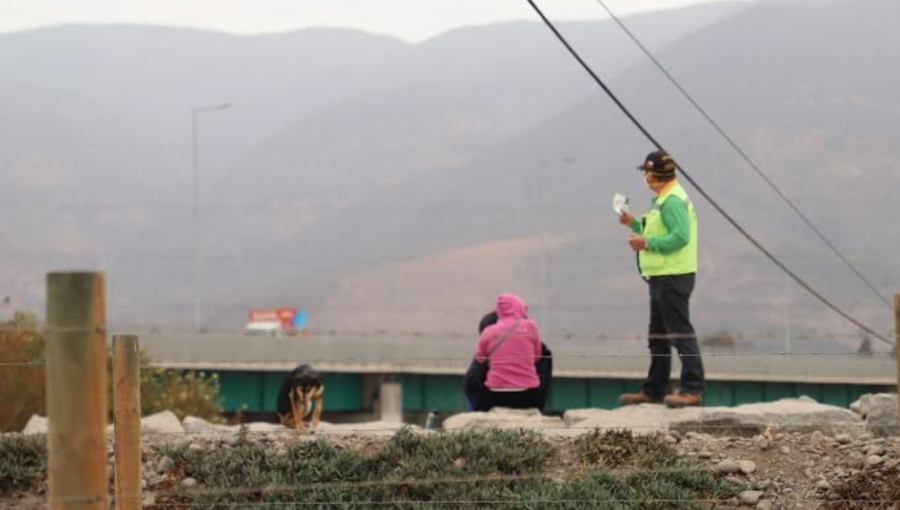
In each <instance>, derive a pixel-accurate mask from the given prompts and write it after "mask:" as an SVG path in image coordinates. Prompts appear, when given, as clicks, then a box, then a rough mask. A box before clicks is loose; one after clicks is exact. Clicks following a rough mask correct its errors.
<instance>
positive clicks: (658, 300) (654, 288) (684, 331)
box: [643, 274, 704, 399]
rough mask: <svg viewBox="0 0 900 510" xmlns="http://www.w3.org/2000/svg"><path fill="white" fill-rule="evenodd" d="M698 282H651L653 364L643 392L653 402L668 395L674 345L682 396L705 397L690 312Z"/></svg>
mask: <svg viewBox="0 0 900 510" xmlns="http://www.w3.org/2000/svg"><path fill="white" fill-rule="evenodd" d="M695 280H696V275H694V274H685V275H675V276H654V277H652V278H650V331H649V341H648V343H649V347H650V355H651V360H650V373H649V374H648V375H647V380H646V381H645V382H644V386H643V391H644V393H646V394H647V395H649V396H651V397H653V398H656V399H661V398H663V397H664V396H665V395H666V393H667V392H668V387H669V374H671V372H672V345H674V346H675V350H676V351H678V358H679V359H680V360H681V392H682V393H703V381H704V376H703V360H702V359H701V358H700V347H699V346H698V344H697V337H696V334H695V333H694V326H692V325H691V312H690V299H691V293H692V292H693V291H694V282H695Z"/></svg>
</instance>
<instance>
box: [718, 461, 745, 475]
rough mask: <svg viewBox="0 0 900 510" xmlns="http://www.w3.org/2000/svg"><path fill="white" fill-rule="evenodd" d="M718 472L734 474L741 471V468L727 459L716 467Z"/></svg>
mask: <svg viewBox="0 0 900 510" xmlns="http://www.w3.org/2000/svg"><path fill="white" fill-rule="evenodd" d="M716 470H718V471H719V472H720V473H725V474H734V473H739V472H740V471H741V466H740V464H738V463H737V462H735V461H733V460H731V459H725V460H723V461H722V462H720V463H719V464H718V465H717V466H716Z"/></svg>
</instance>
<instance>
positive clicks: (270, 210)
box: [0, 0, 900, 344]
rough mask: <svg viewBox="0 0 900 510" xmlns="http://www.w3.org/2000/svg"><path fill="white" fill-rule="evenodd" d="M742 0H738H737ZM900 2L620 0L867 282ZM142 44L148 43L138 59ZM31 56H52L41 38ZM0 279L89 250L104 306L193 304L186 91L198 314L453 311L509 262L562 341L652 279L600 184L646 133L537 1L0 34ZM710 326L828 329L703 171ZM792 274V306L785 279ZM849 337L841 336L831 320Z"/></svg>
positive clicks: (180, 312) (759, 195)
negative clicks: (340, 17) (466, 13)
mask: <svg viewBox="0 0 900 510" xmlns="http://www.w3.org/2000/svg"><path fill="white" fill-rule="evenodd" d="M748 5H749V7H748ZM897 11H898V6H897V5H896V4H894V3H891V2H889V1H887V0H861V1H857V2H853V3H852V4H851V3H850V2H849V1H848V0H845V1H838V2H824V3H811V2H791V1H771V2H762V3H758V4H745V3H735V4H731V3H716V4H710V5H701V6H696V7H692V8H688V9H681V10H673V11H662V12H658V13H651V14H647V15H642V16H635V17H630V18H628V19H626V22H627V23H629V26H630V27H632V29H633V30H634V31H635V32H636V33H637V34H638V35H639V36H641V38H642V39H643V40H644V41H645V42H646V43H647V44H648V46H649V47H650V48H651V49H652V50H653V51H654V52H655V53H656V54H658V55H659V57H660V59H661V60H662V61H663V62H664V63H665V64H666V65H667V67H668V68H669V69H670V70H671V71H672V73H673V74H674V75H675V76H676V77H678V79H679V80H680V81H681V83H683V84H684V86H685V87H686V88H687V89H688V90H690V91H691V92H692V93H693V94H694V95H695V97H696V98H697V99H698V100H699V101H700V102H701V103H702V104H703V105H704V106H705V107H707V109H708V110H709V111H710V113H712V114H713V115H714V116H715V117H716V119H717V120H719V121H720V122H721V123H722V125H723V126H724V127H725V128H726V129H727V130H728V131H729V132H730V133H732V134H733V135H734V137H735V138H736V139H737V140H738V141H739V142H740V143H741V144H742V145H743V146H744V147H745V148H746V149H747V150H748V151H749V152H750V154H751V155H752V156H753V157H754V158H755V159H757V161H758V162H759V163H760V164H761V166H762V168H763V169H764V170H766V171H767V172H768V173H769V175H770V176H771V177H772V178H773V179H774V180H775V181H776V182H778V183H779V185H780V186H782V187H783V189H784V190H785V191H786V192H787V193H788V194H789V195H790V196H792V197H794V198H795V199H796V200H797V203H798V204H799V205H801V206H802V207H803V208H804V210H805V211H807V212H808V213H809V215H810V217H812V218H813V219H814V220H816V222H817V223H818V224H819V225H821V226H822V227H823V228H824V230H825V231H826V232H828V234H829V235H830V236H831V237H832V238H833V239H834V240H835V241H836V242H837V244H838V245H839V246H841V247H842V248H843V249H845V251H846V252H847V253H848V254H849V256H850V257H851V258H852V259H853V260H854V261H855V262H857V263H859V265H860V267H861V268H862V269H863V270H864V271H865V272H866V274H867V275H869V276H870V277H871V278H872V279H873V280H875V281H876V282H878V284H879V285H880V286H882V289H883V291H884V292H885V293H888V292H890V291H891V289H895V288H898V287H900V273H898V272H897V271H896V270H895V268H893V267H891V266H890V264H885V263H884V262H883V257H882V256H881V255H880V253H881V251H880V250H883V248H882V247H883V246H884V245H885V243H888V245H890V244H889V243H891V242H893V240H895V239H900V226H898V224H897V223H895V222H890V221H887V222H886V221H884V218H890V217H894V216H896V214H897V210H896V208H897V206H896V205H894V204H895V201H891V200H890V198H889V196H888V195H887V193H888V189H889V186H885V185H875V186H873V183H879V184H880V183H886V182H891V176H892V174H891V173H890V172H891V171H892V168H893V167H894V166H895V164H896V161H897V158H896V156H895V155H894V154H893V152H894V150H893V147H892V145H893V144H892V142H893V138H895V137H892V134H891V133H893V131H895V130H893V128H892V126H894V125H896V124H897V121H898V119H897V116H898V114H900V104H898V98H897V97H898V96H897V95H896V93H895V92H894V91H895V90H897V85H898V83H897V82H898V81H900V73H898V72H897V71H896V70H895V69H893V68H892V67H891V66H886V65H884V63H885V62H890V61H892V59H893V55H892V53H891V52H892V50H893V48H896V47H898V44H897V43H898V42H900V41H898V40H897V38H898V36H897V35H896V34H895V32H894V31H893V30H892V29H891V27H890V26H889V23H890V21H889V20H892V19H896V17H897V14H900V13H898V12H897ZM561 28H562V29H563V30H564V32H565V33H566V34H567V35H569V36H570V37H571V39H572V41H573V43H575V44H576V45H577V47H578V48H579V49H580V50H582V51H583V53H584V55H585V56H586V58H588V60H589V61H590V62H591V63H592V65H594V66H596V69H597V70H598V71H599V72H600V73H601V74H602V75H603V76H604V78H607V79H609V80H610V83H611V84H612V85H613V87H614V88H615V90H616V91H617V92H618V93H619V94H620V95H621V98H622V99H623V100H624V101H625V102H626V103H627V104H628V105H629V106H631V107H632V108H633V109H634V111H635V114H636V115H637V116H638V117H639V118H640V119H641V120H642V121H644V122H646V123H647V126H648V127H649V128H650V129H651V130H653V132H654V133H655V134H656V135H657V136H659V138H660V139H661V140H663V142H664V143H665V144H666V145H667V147H669V148H670V149H671V150H672V151H673V152H674V153H675V154H676V156H677V158H678V159H679V161H680V162H681V163H682V164H683V165H684V166H685V167H686V168H687V169H689V170H690V171H691V172H692V175H694V176H695V177H696V178H697V179H698V180H700V181H701V182H702V183H703V184H704V186H706V187H708V188H709V190H710V191H711V192H712V193H713V194H714V195H715V196H716V197H718V198H720V199H721V200H722V203H723V204H724V205H725V207H726V208H727V209H728V210H729V211H731V212H733V213H734V214H735V216H736V217H737V218H738V219H739V220H741V221H742V222H743V223H745V224H746V225H747V226H748V228H749V229H750V230H751V232H753V233H754V234H755V235H758V236H759V237H760V238H761V239H763V240H764V241H765V242H766V244H767V245H769V246H771V247H772V248H773V249H774V250H775V251H776V253H778V254H779V255H781V256H784V257H785V258H786V259H787V260H788V261H789V262H790V263H791V264H793V265H795V266H796V267H797V268H798V270H799V271H800V272H801V273H802V274H803V275H804V276H805V277H807V278H809V279H810V280H811V281H813V282H814V283H815V284H816V285H817V286H819V287H821V288H823V289H824V290H825V291H826V292H828V293H829V295H832V296H835V297H836V299H837V300H838V301H839V302H840V303H841V304H842V305H844V306H847V307H849V308H851V309H852V310H853V311H854V312H855V313H858V314H859V315H860V316H862V317H863V318H864V319H866V320H869V321H872V322H873V323H874V324H876V325H877V327H880V328H882V329H888V328H889V327H890V320H889V316H888V315H887V314H886V313H885V310H883V309H882V308H879V307H878V306H876V305H877V302H875V300H874V299H872V298H871V297H870V296H869V295H867V294H866V292H867V291H866V289H865V288H864V287H861V286H860V285H859V284H858V283H857V282H855V281H854V279H853V278H852V277H851V276H850V275H849V274H848V273H847V271H846V270H845V269H843V268H842V267H841V265H840V264H839V262H837V261H836V260H835V259H834V257H833V256H831V255H830V253H828V252H827V249H826V248H824V247H823V246H822V245H821V244H820V243H819V242H818V241H817V240H816V239H815V238H814V237H813V236H812V235H810V234H809V233H808V232H807V231H806V230H805V229H804V227H803V226H802V225H801V224H800V223H799V222H798V221H797V220H796V219H794V218H792V216H791V214H790V212H789V211H788V210H787V209H786V208H785V207H784V206H783V205H782V204H780V203H779V202H778V201H777V198H775V197H774V195H773V194H772V193H771V191H769V190H767V189H766V187H765V186H764V184H763V183H762V181H761V180H760V179H759V178H758V177H757V176H755V175H753V173H752V172H751V171H750V170H749V168H747V167H746V166H745V165H744V164H742V163H741V162H740V161H739V160H738V159H737V158H736V156H735V155H734V154H732V153H731V152H730V151H729V150H728V149H727V147H726V146H725V145H724V144H723V143H722V142H721V141H720V140H718V139H717V138H716V136H715V135H714V133H713V132H712V131H711V130H710V128H709V127H707V126H705V125H704V124H703V123H702V121H701V119H700V118H699V117H698V115H697V114H696V113H695V112H693V111H692V110H691V109H690V108H689V106H688V105H687V104H686V102H685V101H684V100H683V99H681V98H679V97H678V96H677V95H676V94H675V93H674V92H673V90H672V87H671V86H670V85H668V84H667V83H666V82H665V81H664V80H663V79H662V78H661V76H660V75H659V74H658V72H657V71H655V70H654V69H653V68H652V67H651V66H650V65H649V64H648V63H647V62H646V60H645V59H644V58H643V56H642V55H641V54H640V53H639V52H638V50H637V49H636V48H634V46H633V45H632V44H631V43H630V42H629V41H628V40H627V38H626V37H625V36H624V35H623V34H621V33H620V32H619V31H618V30H617V29H616V27H615V26H614V25H613V24H612V23H610V22H608V21H607V22H597V23H574V24H572V23H563V24H561ZM134 55H140V56H141V58H138V59H135V58H134V57H133V56H134ZM48 61H54V62H58V63H59V65H55V66H49V65H47V64H46V62H48ZM0 71H2V73H0V76H2V77H3V78H0V88H2V91H4V92H5V94H3V97H2V99H0V112H2V113H3V115H2V116H0V151H2V153H3V154H4V155H5V161H7V162H8V164H7V166H6V168H5V169H4V176H5V177H6V182H7V183H8V184H9V185H8V186H6V187H5V188H4V189H3V190H2V191H0V196H2V197H4V199H5V200H6V204H7V210H8V211H9V212H14V213H19V214H15V215H13V214H7V215H6V217H5V218H4V220H3V221H4V222H5V224H6V226H7V228H6V229H4V236H5V237H4V240H5V246H6V248H4V249H5V250H8V251H7V252H6V253H3V254H2V256H3V257H4V259H5V263H6V264H5V265H6V267H8V268H9V269H8V270H7V271H4V272H0V283H2V284H3V285H4V286H5V287H6V288H8V289H11V290H10V293H11V294H13V295H14V297H16V299H17V300H18V301H19V302H21V303H23V304H26V305H28V304H30V305H32V306H37V307H40V306H42V305H41V303H42V292H43V289H42V285H43V273H44V272H45V271H46V270H49V269H59V268H67V267H71V268H84V267H96V268H102V269H104V270H106V271H107V272H108V275H109V281H110V317H111V320H112V321H114V322H117V323H118V324H128V325H147V326H150V325H153V326H160V327H172V326H186V325H187V324H189V321H190V317H191V313H190V310H191V297H192V285H191V281H192V279H191V264H190V262H191V256H190V232H191V228H190V227H191V223H190V217H191V216H190V205H191V202H190V196H191V180H190V179H191V171H190V169H191V162H190V112H191V109H192V108H194V107H196V106H201V105H208V104H215V103H218V102H221V101H232V102H233V103H234V105H235V106H234V107H233V108H232V109H230V110H228V111H227V112H221V113H210V114H205V115H203V116H202V117H201V125H200V128H201V129H200V134H201V137H200V144H201V145H200V148H201V181H200V182H201V195H200V205H201V217H202V231H203V237H202V239H201V241H200V246H201V250H202V252H203V259H204V260H205V269H204V272H203V284H202V288H203V294H204V317H205V318H206V324H207V325H208V326H210V327H239V326H240V325H241V323H242V320H243V317H244V316H245V313H246V310H247V309H248V308H253V307H262V306H275V305H284V304H291V305H299V306H307V307H309V308H310V311H311V316H312V322H313V325H314V327H316V328H320V329H336V330H362V331H378V330H383V331H398V330H404V331H405V330H419V331H424V332H426V333H427V332H440V331H465V332H468V331H470V330H471V329H472V327H473V326H472V325H473V324H474V322H475V321H476V320H477V318H478V317H479V316H480V315H481V313H483V310H486V309H487V308H489V307H490V302H491V296H492V295H493V294H494V293H496V292H498V291H500V290H514V291H518V292H521V293H522V294H523V296H525V297H526V299H528V300H529V302H530V303H531V305H532V308H531V309H532V313H533V314H535V315H536V316H538V317H539V318H540V319H542V326H543V327H544V328H545V330H546V331H547V332H549V334H550V335H552V336H554V337H555V338H557V339H559V340H561V339H566V338H569V339H570V340H571V341H582V342H583V341H596V340H598V339H600V338H605V339H606V340H607V341H613V338H618V337H628V338H637V337H639V336H640V334H641V333H640V332H641V330H643V329H644V324H645V323H646V310H645V307H646V296H645V294H644V292H645V289H644V287H643V283H641V282H640V280H639V279H637V277H636V275H635V274H634V256H633V254H632V253H630V252H629V251H628V250H627V247H626V245H625V242H624V239H625V233H624V232H623V231H622V230H621V229H620V227H618V225H617V224H616V221H615V217H614V216H613V214H612V212H611V210H610V206H609V201H610V198H611V196H612V194H613V192H615V191H621V192H624V193H627V194H628V195H629V196H631V197H632V203H633V204H634V208H635V209H637V210H642V209H643V206H644V204H646V203H647V201H648V200H649V192H648V191H647V190H644V189H642V187H641V184H640V180H639V176H638V175H636V172H635V171H634V170H633V168H634V166H635V165H636V164H637V163H638V162H639V161H640V159H641V158H642V156H643V155H644V154H645V153H646V152H647V151H649V150H650V147H649V146H648V144H647V142H646V141H644V140H642V139H641V138H640V136H639V134H638V133H637V132H636V131H635V130H634V129H633V127H631V126H630V125H629V124H628V123H627V122H626V121H625V120H624V118H623V117H622V116H621V114H620V113H619V112H618V111H617V110H615V109H614V108H613V107H612V105H611V104H610V103H609V101H608V100H607V99H606V98H605V97H604V96H603V95H602V94H601V93H600V92H599V91H598V90H597V89H596V88H595V87H594V85H593V84H592V83H591V82H590V80H589V79H588V78H587V77H586V76H585V75H584V73H583V72H582V71H581V70H580V69H579V68H578V67H577V65H576V64H575V63H574V62H573V61H572V60H571V58H570V57H569V56H568V55H567V54H566V53H565V51H564V50H563V49H562V48H561V47H560V46H559V44H558V42H557V41H555V39H554V38H553V37H552V35H551V34H550V33H549V32H548V31H547V30H546V28H545V27H543V26H542V25H539V24H537V23H510V24H501V25H493V26H487V27H478V28H467V29H462V30H457V31H454V32H451V33H448V34H445V35H443V36H440V37H437V38H435V39H432V40H430V41H426V42H424V43H421V44H416V45H410V44H406V43H404V42H402V41H399V40H395V39H391V38H387V37H383V36H373V35H369V34H363V33H359V32H353V31H346V30H326V29H322V30H304V31H298V32H295V33H288V34H277V35H271V36H259V37H235V36H230V35H226V34H217V33H205V32H198V31H190V30H175V29H160V28H155V27H64V28H61V29H52V30H40V31H33V32H25V33H21V34H12V35H2V36H0ZM692 194H693V195H694V198H695V201H696V202H697V204H698V209H699V211H700V216H701V225H702V229H703V230H702V236H703V237H702V241H701V243H702V252H701V257H702V263H701V264H702V274H701V278H700V284H699V287H698V291H697V300H696V305H697V306H696V308H695V314H696V316H697V323H698V326H699V327H700V328H702V330H703V331H704V332H714V331H716V330H719V329H730V330H733V331H737V332H745V333H746V334H747V335H748V337H749V338H750V340H748V342H750V343H751V344H752V341H755V340H759V338H758V337H759V336H764V337H767V336H771V337H773V338H774V337H780V336H781V335H782V334H783V331H784V329H785V328H788V327H789V328H793V329H794V330H795V331H800V330H802V331H805V332H816V331H818V332H825V331H835V332H837V333H838V334H839V335H846V336H848V338H849V339H850V340H847V339H843V340H846V341H854V340H855V335H856V333H855V332H854V331H852V330H847V329H844V328H843V327H842V325H841V323H840V321H838V320H835V319H834V318H833V317H831V316H830V315H829V314H827V313H823V311H822V308H821V307H820V306H818V305H816V304H814V303H812V302H811V301H810V300H809V299H807V298H805V297H802V296H801V294H800V292H799V291H798V290H797V289H791V288H790V286H786V284H785V281H784V279H783V277H782V276H781V275H779V274H778V273H777V272H776V271H775V270H774V269H773V268H772V267H771V266H770V265H769V264H768V263H766V262H765V261H764V260H763V259H762V258H761V257H760V256H759V255H757V254H756V253H755V252H754V250H753V249H752V247H750V246H749V245H748V244H747V243H746V242H744V241H742V240H741V239H740V238H739V237H738V236H737V235H736V234H735V233H734V232H733V231H732V230H731V229H730V227H729V226H728V225H726V224H725V223H724V222H723V221H722V220H721V219H719V218H718V217H716V215H715V214H714V211H713V210H712V209H711V208H710V207H709V206H708V204H706V203H705V202H704V201H703V200H702V199H701V198H700V197H699V196H698V195H697V194H696V193H695V192H693V193H692ZM787 301H790V303H791V307H790V309H789V310H788V311H786V308H785V306H784V304H785V303H786V302H787ZM838 340H842V339H838Z"/></svg>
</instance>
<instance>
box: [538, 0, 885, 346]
mask: <svg viewBox="0 0 900 510" xmlns="http://www.w3.org/2000/svg"><path fill="white" fill-rule="evenodd" d="M527 1H528V3H529V4H530V5H531V8H532V9H534V11H535V12H536V13H537V14H538V16H540V17H541V19H542V20H543V22H544V24H545V25H547V28H549V29H550V30H551V31H552V32H553V34H554V35H555V36H556V38H557V39H559V42H561V43H562V44H563V46H565V47H566V49H567V50H569V53H571V54H572V56H573V57H574V58H575V60H577V61H578V63H579V64H581V67H583V68H584V70H585V71H587V73H588V74H590V75H591V77H592V78H593V79H594V81H595V82H596V83H597V85H599V86H600V88H602V89H603V90H604V92H606V94H607V95H608V96H609V98H610V99H612V100H613V102H614V103H616V106H618V107H619V109H620V110H621V111H622V113H624V114H625V116H626V117H628V118H629V119H630V120H631V122H632V123H633V124H634V125H635V127H637V128H638V129H639V130H640V131H641V133H643V134H644V136H645V137H646V138H647V139H648V140H649V141H650V143H652V144H653V145H654V146H655V147H656V148H657V149H658V150H664V149H663V146H662V145H661V144H660V143H659V142H658V141H657V140H656V138H654V137H653V135H651V134H650V132H649V131H647V129H646V128H645V127H644V126H643V124H641V122H640V121H639V120H637V118H636V117H635V116H634V115H633V114H632V113H631V112H630V111H629V110H628V108H627V107H626V106H625V105H624V104H622V102H621V101H620V100H619V98H618V97H616V95H615V93H613V91H612V90H610V88H609V87H608V86H607V85H606V83H604V82H603V80H602V79H600V77H599V76H597V73H595V72H594V70H593V69H592V68H591V66H589V65H588V64H587V62H585V61H584V59H582V58H581V56H580V55H579V54H578V52H577V51H575V49H574V48H572V45H570V44H569V42H568V41H567V40H566V38H565V37H563V35H562V34H561V33H560V32H559V30H557V29H556V26H555V25H553V22H551V21H550V20H549V19H547V16H545V15H544V12H543V11H541V9H540V7H538V6H537V4H535V3H534V0H527ZM675 166H676V168H677V169H678V171H679V172H680V173H681V175H683V176H684V178H685V180H687V181H688V182H689V183H691V185H692V186H693V187H694V188H695V189H696V190H697V192H699V193H700V195H702V196H703V198H705V199H706V200H707V202H709V203H710V205H712V206H713V208H714V209H715V210H716V211H718V212H719V214H721V215H722V217H723V218H725V220H726V221H728V223H730V224H731V226H733V227H734V228H735V229H736V230H737V231H738V232H739V233H740V234H741V235H742V236H744V238H745V239H747V240H748V241H750V243H751V244H753V246H755V247H756V248H757V249H758V250H759V251H760V252H761V253H762V254H763V255H765V256H766V257H767V258H768V259H769V260H770V261H772V263H773V264H775V265H776V266H778V268H779V269H781V270H782V271H784V273H785V274H787V275H788V276H790V277H791V278H792V279H793V280H794V281H795V282H797V284H798V285H800V286H801V287H803V288H804V289H805V290H806V291H807V292H809V293H810V294H811V295H812V296H814V297H815V298H816V299H818V300H819V301H820V302H821V303H822V304H824V305H825V306H827V307H828V308H830V309H831V310H833V311H834V312H835V313H837V314H838V315H840V316H841V317H843V318H844V319H846V320H847V321H848V322H850V323H852V324H854V325H855V326H856V327H858V328H860V329H861V330H863V331H865V332H866V333H868V334H870V335H872V336H874V337H875V338H877V339H879V340H881V341H882V342H884V343H886V344H888V345H890V346H893V345H894V343H893V342H891V341H890V340H888V339H887V338H885V337H884V336H883V335H881V334H879V333H878V332H877V331H875V330H874V329H872V328H870V327H869V326H867V325H865V324H863V323H862V322H860V321H859V320H858V319H856V318H855V317H853V316H852V315H850V314H848V313H847V312H845V311H844V310H842V309H841V308H840V307H838V306H837V305H836V304H834V303H832V302H831V301H830V300H828V298H826V297H825V296H823V295H822V294H820V293H819V292H818V291H817V290H816V289H814V288H812V287H811V286H810V285H809V284H808V283H806V281H804V280H803V278H801V277H800V276H798V275H797V274H795V273H794V272H793V271H791V269H790V268H788V267H787V266H786V265H785V264H784V263H783V262H781V261H780V260H779V259H778V257H776V256H775V255H773V254H772V253H771V252H770V251H769V250H768V249H766V247H764V246H763V245H762V244H760V242H759V241H757V240H756V238H754V237H753V236H752V235H751V234H750V233H749V232H747V230H746V229H744V227H742V226H741V225H740V224H739V223H738V222H737V221H736V220H735V219H734V218H732V217H731V215H730V214H728V213H727V212H726V211H725V209H723V208H722V206H720V205H719V203H718V202H716V201H715V200H714V199H713V198H712V197H711V196H710V195H709V194H708V193H707V192H706V190H704V189H703V188H702V187H701V186H700V185H699V184H697V182H696V181H694V179H693V178H692V177H691V176H690V175H689V174H688V173H687V172H685V171H684V169H683V168H682V167H681V165H678V164H677V163H676V165H675Z"/></svg>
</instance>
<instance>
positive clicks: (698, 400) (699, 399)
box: [663, 393, 703, 408]
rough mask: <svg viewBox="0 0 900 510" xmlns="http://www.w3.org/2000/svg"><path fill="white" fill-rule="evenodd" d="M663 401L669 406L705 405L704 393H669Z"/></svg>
mask: <svg viewBox="0 0 900 510" xmlns="http://www.w3.org/2000/svg"><path fill="white" fill-rule="evenodd" d="M663 401H664V402H665V403H666V406H667V407H672V408H675V407H688V406H699V405H703V394H701V393H674V394H672V395H667V396H666V398H665V399H663Z"/></svg>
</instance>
